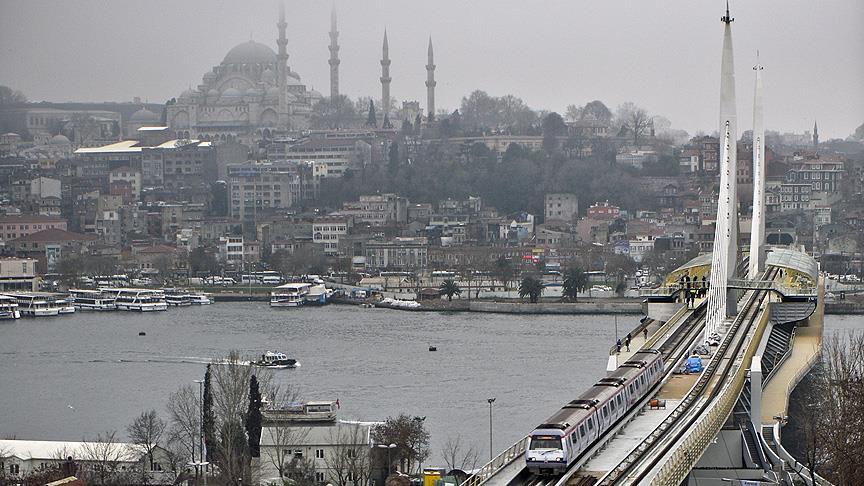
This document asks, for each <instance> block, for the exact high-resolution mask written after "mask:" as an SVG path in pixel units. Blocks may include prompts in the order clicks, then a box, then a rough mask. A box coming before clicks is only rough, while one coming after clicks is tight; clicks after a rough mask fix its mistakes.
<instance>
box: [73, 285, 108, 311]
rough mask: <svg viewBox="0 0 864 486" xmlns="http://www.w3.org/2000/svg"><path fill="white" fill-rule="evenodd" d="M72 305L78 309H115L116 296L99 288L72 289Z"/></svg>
mask: <svg viewBox="0 0 864 486" xmlns="http://www.w3.org/2000/svg"><path fill="white" fill-rule="evenodd" d="M69 295H70V296H71V298H72V305H74V306H75V308H76V309H78V310H95V311H107V310H115V309H116V308H117V306H115V305H114V297H111V296H109V295H107V294H105V293H103V292H100V291H98V290H84V289H70V290H69Z"/></svg>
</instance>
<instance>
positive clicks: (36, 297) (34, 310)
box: [6, 292, 61, 317]
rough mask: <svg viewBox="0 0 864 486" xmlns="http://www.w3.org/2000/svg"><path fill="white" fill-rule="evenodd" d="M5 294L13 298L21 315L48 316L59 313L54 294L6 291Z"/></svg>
mask: <svg viewBox="0 0 864 486" xmlns="http://www.w3.org/2000/svg"><path fill="white" fill-rule="evenodd" d="M6 295H7V296H9V297H12V298H14V299H15V303H16V304H18V312H20V314H21V315H22V316H32V317H50V316H56V315H59V314H60V307H61V306H60V305H58V304H57V302H56V299H55V296H54V294H49V293H45V292H8V293H6Z"/></svg>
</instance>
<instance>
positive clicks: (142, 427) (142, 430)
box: [126, 410, 167, 484]
mask: <svg viewBox="0 0 864 486" xmlns="http://www.w3.org/2000/svg"><path fill="white" fill-rule="evenodd" d="M166 426H167V424H166V423H165V421H164V420H162V419H161V418H159V415H158V414H157V413H156V410H149V411H146V412H141V415H139V416H137V417H135V420H133V421H132V423H131V424H129V426H128V427H127V428H126V433H127V434H129V439H130V440H131V441H132V443H133V444H135V445H137V446H139V447H141V448H142V449H144V452H145V453H146V454H147V465H148V466H149V467H142V468H141V479H142V481H143V483H144V484H147V483H148V481H149V480H150V477H149V475H148V472H150V471H153V469H154V461H153V451H155V450H156V449H157V448H158V447H159V446H160V444H161V441H162V435H163V434H164V433H165V428H166Z"/></svg>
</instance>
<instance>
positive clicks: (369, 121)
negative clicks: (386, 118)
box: [366, 100, 378, 128]
mask: <svg viewBox="0 0 864 486" xmlns="http://www.w3.org/2000/svg"><path fill="white" fill-rule="evenodd" d="M366 126H367V127H369V128H377V127H378V120H377V117H376V116H375V103H373V102H372V100H369V116H367V117H366Z"/></svg>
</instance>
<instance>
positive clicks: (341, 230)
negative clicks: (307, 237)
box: [312, 216, 351, 256]
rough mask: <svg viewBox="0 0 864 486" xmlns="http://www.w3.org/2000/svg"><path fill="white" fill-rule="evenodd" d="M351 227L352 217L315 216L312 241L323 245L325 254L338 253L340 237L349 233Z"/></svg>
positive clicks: (332, 254)
mask: <svg viewBox="0 0 864 486" xmlns="http://www.w3.org/2000/svg"><path fill="white" fill-rule="evenodd" d="M350 228H351V218H339V217H331V216H325V217H321V218H315V220H314V221H313V222H312V243H314V244H316V245H321V248H323V250H324V254H325V255H328V256H335V255H338V254H339V239H340V237H342V236H345V235H347V234H348V231H349V229H350Z"/></svg>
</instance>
